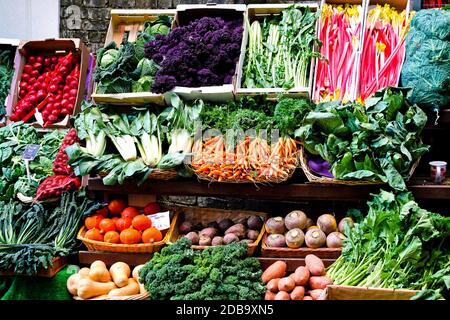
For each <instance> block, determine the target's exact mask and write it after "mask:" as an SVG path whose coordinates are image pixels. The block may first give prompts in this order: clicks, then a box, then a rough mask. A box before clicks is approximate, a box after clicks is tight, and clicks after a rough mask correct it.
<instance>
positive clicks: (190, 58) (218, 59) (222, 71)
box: [145, 17, 243, 93]
mask: <svg viewBox="0 0 450 320" xmlns="http://www.w3.org/2000/svg"><path fill="white" fill-rule="evenodd" d="M242 32H243V28H242V19H241V20H239V19H238V20H232V21H226V20H224V19H222V18H219V17H215V18H211V17H203V18H200V19H197V20H194V21H192V22H190V23H189V24H188V25H185V26H180V27H177V28H175V29H174V30H172V31H171V32H170V33H168V34H167V35H165V36H163V35H157V36H156V37H155V40H153V41H150V42H148V43H147V44H146V45H145V54H146V56H147V57H148V58H149V59H151V60H153V61H155V62H156V63H157V64H158V65H159V66H160V69H159V70H158V71H157V72H156V76H155V81H154V83H153V85H152V92H155V93H163V92H167V91H169V90H171V89H173V88H174V87H175V86H184V87H201V86H215V85H217V86H221V85H223V84H229V83H231V82H232V79H233V76H234V72H235V69H236V63H237V61H238V59H239V54H240V48H241V41H242Z"/></svg>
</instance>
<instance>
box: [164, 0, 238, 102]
mask: <svg viewBox="0 0 450 320" xmlns="http://www.w3.org/2000/svg"><path fill="white" fill-rule="evenodd" d="M246 10H247V8H246V6H245V5H241V4H234V5H231V4H230V5H227V4H205V5H201V4H200V5H178V6H177V10H176V11H177V13H176V16H175V21H174V27H177V26H182V25H186V24H188V23H189V22H191V21H193V20H196V19H199V18H202V17H224V18H242V24H243V28H244V31H243V35H244V34H245V33H246V32H247V31H246V29H247V27H246V25H245V20H244V17H245V12H246ZM243 42H244V41H242V43H241V55H240V58H239V61H238V63H237V64H236V69H235V74H234V77H233V81H232V83H231V84H224V85H221V86H207V87H198V88H194V87H179V86H177V87H175V88H174V89H173V90H172V91H171V92H175V93H176V94H178V95H179V96H181V97H182V98H184V99H186V100H195V99H203V100H205V101H211V102H217V103H222V102H226V101H229V100H233V99H234V87H235V84H236V81H237V72H238V69H239V66H240V65H241V64H242V61H241V59H242V57H243V56H242V50H243V48H244V45H243ZM165 97H166V100H168V94H167V93H166V94H165Z"/></svg>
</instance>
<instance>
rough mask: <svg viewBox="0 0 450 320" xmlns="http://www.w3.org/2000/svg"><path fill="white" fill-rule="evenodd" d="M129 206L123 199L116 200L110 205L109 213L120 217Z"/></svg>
mask: <svg viewBox="0 0 450 320" xmlns="http://www.w3.org/2000/svg"><path fill="white" fill-rule="evenodd" d="M126 206H127V204H126V202H125V201H123V200H122V199H114V200H113V201H111V202H110V203H109V205H108V209H109V212H110V213H111V215H114V216H118V215H120V213H121V212H122V211H123V209H125V207H126Z"/></svg>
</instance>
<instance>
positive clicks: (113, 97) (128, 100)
mask: <svg viewBox="0 0 450 320" xmlns="http://www.w3.org/2000/svg"><path fill="white" fill-rule="evenodd" d="M162 15H167V16H172V17H174V16H175V10H147V9H143V10H139V9H136V10H120V9H116V10H111V19H110V21H109V27H108V31H107V33H106V38H105V46H106V45H108V44H109V43H110V42H111V41H114V42H116V44H117V45H118V46H119V45H120V43H121V42H122V39H123V37H124V35H125V37H126V38H127V39H128V41H129V42H134V41H136V38H137V35H138V33H139V32H140V31H143V30H144V23H145V22H146V21H154V20H156V19H158V17H159V16H162ZM92 82H93V81H92ZM96 87H97V86H96V85H94V89H93V94H92V95H91V96H92V99H93V100H94V102H95V103H97V104H115V105H139V104H147V103H154V104H159V105H164V104H165V102H164V96H163V95H162V94H157V93H152V92H130V93H104V94H99V93H95V92H96Z"/></svg>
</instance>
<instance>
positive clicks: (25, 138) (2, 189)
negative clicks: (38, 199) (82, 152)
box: [0, 122, 66, 201]
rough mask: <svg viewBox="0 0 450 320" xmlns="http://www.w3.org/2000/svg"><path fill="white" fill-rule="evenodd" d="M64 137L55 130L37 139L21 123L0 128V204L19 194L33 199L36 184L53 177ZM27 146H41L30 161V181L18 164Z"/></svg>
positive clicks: (23, 166)
mask: <svg viewBox="0 0 450 320" xmlns="http://www.w3.org/2000/svg"><path fill="white" fill-rule="evenodd" d="M65 133H66V131H65V130H55V131H53V132H51V133H47V134H45V135H44V136H43V137H42V138H40V137H38V134H37V131H36V129H35V128H34V127H33V126H31V125H29V124H24V123H23V122H14V123H11V124H9V125H7V126H5V127H3V128H0V141H1V142H0V171H1V172H2V175H1V176H0V201H8V200H10V199H13V198H15V197H16V195H17V194H18V193H19V192H20V193H21V194H22V195H24V196H26V197H31V198H32V197H34V195H35V193H36V189H37V187H38V186H39V184H40V183H41V182H42V181H43V180H44V179H45V178H47V177H48V176H51V175H53V171H52V166H53V161H54V160H55V157H56V154H57V153H58V150H59V146H60V144H61V142H62V139H63V138H64V135H65ZM27 144H40V145H41V148H40V149H39V152H38V154H37V156H36V158H35V159H34V160H33V161H30V174H31V181H29V180H28V177H27V174H26V167H25V162H24V161H23V160H22V153H23V152H24V151H25V148H26V146H27Z"/></svg>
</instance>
